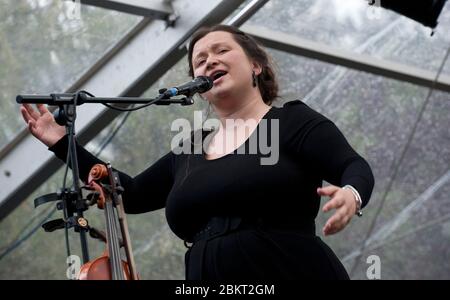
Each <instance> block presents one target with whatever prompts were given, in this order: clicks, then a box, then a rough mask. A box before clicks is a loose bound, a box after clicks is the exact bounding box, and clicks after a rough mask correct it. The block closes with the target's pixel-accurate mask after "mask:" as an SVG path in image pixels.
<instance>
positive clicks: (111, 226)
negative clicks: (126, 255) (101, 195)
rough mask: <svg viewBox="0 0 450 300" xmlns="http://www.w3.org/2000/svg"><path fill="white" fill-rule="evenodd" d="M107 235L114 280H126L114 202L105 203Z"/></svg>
mask: <svg viewBox="0 0 450 300" xmlns="http://www.w3.org/2000/svg"><path fill="white" fill-rule="evenodd" d="M105 217H106V235H107V237H108V251H109V259H110V266H111V276H112V279H113V280H125V275H124V270H123V265H122V257H121V254H120V243H119V230H118V229H117V222H116V217H115V211H114V205H113V203H112V201H111V200H110V201H106V203H105Z"/></svg>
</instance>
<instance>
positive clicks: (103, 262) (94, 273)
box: [78, 251, 131, 280]
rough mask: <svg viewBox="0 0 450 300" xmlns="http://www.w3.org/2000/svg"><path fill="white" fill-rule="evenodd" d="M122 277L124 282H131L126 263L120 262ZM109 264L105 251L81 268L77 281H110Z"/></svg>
mask: <svg viewBox="0 0 450 300" xmlns="http://www.w3.org/2000/svg"><path fill="white" fill-rule="evenodd" d="M122 269H123V276H124V278H125V280H131V274H130V272H129V271H128V270H129V267H128V263H127V262H126V261H124V260H122ZM111 279H112V272H111V262H110V260H109V256H108V253H107V252H106V251H105V252H104V253H103V255H102V256H100V257H97V258H96V259H94V260H91V261H89V262H88V263H86V264H84V265H83V266H81V269H80V273H79V274H78V280H111Z"/></svg>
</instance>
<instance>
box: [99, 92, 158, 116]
mask: <svg viewBox="0 0 450 300" xmlns="http://www.w3.org/2000/svg"><path fill="white" fill-rule="evenodd" d="M160 96H161V95H160ZM160 100H162V98H160V97H158V98H156V99H153V100H151V101H150V102H149V103H146V104H144V105H140V106H136V107H133V108H119V107H116V106H113V105H111V104H108V103H102V105H104V106H106V107H108V108H110V109H113V110H118V111H121V112H131V111H136V110H140V109H143V108H145V107H147V106H150V105H152V104H154V103H155V102H158V101H160Z"/></svg>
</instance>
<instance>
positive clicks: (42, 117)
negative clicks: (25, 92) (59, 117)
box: [20, 104, 66, 147]
mask: <svg viewBox="0 0 450 300" xmlns="http://www.w3.org/2000/svg"><path fill="white" fill-rule="evenodd" d="M36 106H37V110H35V109H33V107H32V106H31V105H30V104H22V106H21V107H20V112H21V113H22V117H23V119H24V120H25V123H27V126H28V130H29V131H30V133H31V134H32V135H33V136H35V137H36V138H37V139H38V140H40V141H41V142H42V143H44V144H45V145H47V147H51V146H53V145H54V144H55V143H56V142H57V141H59V140H60V139H61V138H62V137H63V136H64V135H65V134H66V129H65V127H64V126H60V125H58V124H57V123H56V121H55V119H54V117H53V114H52V113H51V112H50V111H49V110H48V109H47V107H45V105H44V104H37V105H36Z"/></svg>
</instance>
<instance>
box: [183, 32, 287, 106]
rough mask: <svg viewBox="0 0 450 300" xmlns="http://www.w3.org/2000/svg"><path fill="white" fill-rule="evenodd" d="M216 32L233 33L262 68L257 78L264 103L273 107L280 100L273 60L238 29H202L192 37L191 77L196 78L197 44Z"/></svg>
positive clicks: (189, 58) (190, 49) (190, 55)
mask: <svg viewBox="0 0 450 300" xmlns="http://www.w3.org/2000/svg"><path fill="white" fill-rule="evenodd" d="M215 31H225V32H229V33H231V34H232V35H233V38H234V40H235V41H236V42H237V43H238V44H239V45H240V46H241V47H242V49H243V50H244V52H245V53H246V54H247V56H248V58H249V59H250V60H252V61H254V62H255V63H257V64H259V65H260V66H261V68H262V72H261V74H259V75H258V77H257V81H258V87H259V90H260V92H261V96H262V98H263V100H264V103H266V104H268V105H271V104H272V102H273V101H274V100H275V99H276V98H278V82H277V78H276V76H275V72H274V67H273V63H272V60H271V58H270V56H269V55H268V54H267V53H266V51H264V49H263V48H262V47H261V45H260V44H259V43H258V42H257V41H256V40H255V39H254V38H252V37H251V36H248V35H247V34H246V33H244V32H242V31H241V30H239V29H238V28H236V27H233V26H228V25H215V26H212V27H202V28H200V29H199V30H197V31H196V32H195V33H194V34H193V35H192V38H191V42H190V43H189V50H188V51H189V52H188V60H189V75H190V76H191V77H194V68H193V65H192V52H193V50H194V46H195V43H197V42H198V41H199V40H200V39H202V38H203V37H204V36H206V35H207V34H208V33H211V32H215Z"/></svg>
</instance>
